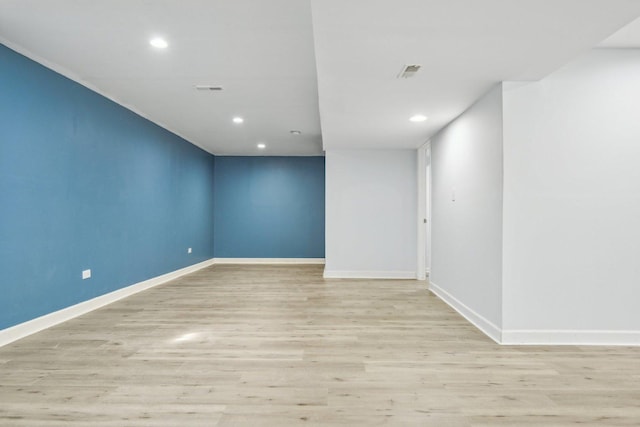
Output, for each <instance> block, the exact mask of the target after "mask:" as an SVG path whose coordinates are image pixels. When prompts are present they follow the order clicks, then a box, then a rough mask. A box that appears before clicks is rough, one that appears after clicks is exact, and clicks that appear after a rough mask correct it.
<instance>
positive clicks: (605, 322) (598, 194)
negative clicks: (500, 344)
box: [504, 49, 640, 344]
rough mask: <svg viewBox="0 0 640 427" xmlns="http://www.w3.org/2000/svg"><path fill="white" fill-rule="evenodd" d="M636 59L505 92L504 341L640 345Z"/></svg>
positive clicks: (597, 56) (617, 56)
mask: <svg viewBox="0 0 640 427" xmlns="http://www.w3.org/2000/svg"><path fill="white" fill-rule="evenodd" d="M639 106H640V50H637V49H625V50H594V51H592V52H591V53H590V54H588V55H586V56H585V57H583V58H581V59H580V60H578V61H576V62H574V63H572V64H569V65H567V66H566V67H564V68H563V69H561V70H559V71H557V72H556V73H554V74H552V75H550V76H549V77H547V78H545V79H543V80H541V81H539V82H535V83H527V84H522V83H506V84H505V92H504V107H505V117H504V119H505V120H504V123H505V188H504V266H505V268H504V329H505V331H504V338H505V342H529V343H535V342H544V343H551V342H563V343H572V342H582V343H586V342H593V343H608V342H616V343H636V344H638V343H640V310H639V309H638V301H640V262H639V260H640V166H639V165H640V120H639V115H638V113H639V111H640V108H639Z"/></svg>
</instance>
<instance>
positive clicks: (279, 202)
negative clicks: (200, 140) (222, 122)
mask: <svg viewBox="0 0 640 427" xmlns="http://www.w3.org/2000/svg"><path fill="white" fill-rule="evenodd" d="M324 182H325V163H324V157H226V156H225V157H222V156H216V158H215V179H214V193H215V202H214V206H215V207H214V210H215V213H214V223H215V225H214V231H215V239H214V246H215V256H216V258H324V211H325V209H324V203H325V194H324Z"/></svg>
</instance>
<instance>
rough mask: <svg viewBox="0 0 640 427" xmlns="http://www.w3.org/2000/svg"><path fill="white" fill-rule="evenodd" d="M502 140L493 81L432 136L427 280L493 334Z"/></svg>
mask: <svg viewBox="0 0 640 427" xmlns="http://www.w3.org/2000/svg"><path fill="white" fill-rule="evenodd" d="M502 142H503V141H502V88H501V86H500V85H497V86H496V87H495V88H494V89H492V90H491V91H490V92H489V93H487V94H486V95H485V96H483V97H482V98H481V99H480V100H479V101H478V102H476V104H474V105H473V106H472V107H470V108H469V109H468V110H467V111H466V112H464V113H463V114H462V115H461V116H460V117H458V118H457V119H456V120H454V121H453V122H452V123H451V124H449V125H448V126H447V127H446V128H444V129H443V130H442V131H441V132H440V133H438V134H437V135H436V136H434V137H433V138H432V139H431V150H432V161H431V168H432V224H431V232H432V243H431V246H432V259H431V275H430V282H431V287H432V290H434V292H436V293H437V294H438V295H439V296H441V297H442V298H444V299H445V300H446V301H447V302H449V303H450V304H451V305H453V306H454V307H455V308H456V309H458V311H460V312H461V313H462V314H464V315H465V316H466V317H467V318H469V319H470V320H471V321H473V322H474V323H475V324H476V325H477V326H479V327H480V328H481V329H483V330H484V331H485V332H487V333H488V334H489V335H490V336H492V337H493V338H494V339H496V340H499V339H500V336H499V335H500V331H499V328H500V327H501V324H502V250H501V247H502ZM454 189H455V201H453V197H452V196H453V192H454Z"/></svg>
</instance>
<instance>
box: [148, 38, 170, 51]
mask: <svg viewBox="0 0 640 427" xmlns="http://www.w3.org/2000/svg"><path fill="white" fill-rule="evenodd" d="M149 44H150V45H151V46H153V47H157V48H158V49H165V48H166V47H167V46H169V43H167V41H166V40H165V39H163V38H161V37H154V38H152V39H151V40H149Z"/></svg>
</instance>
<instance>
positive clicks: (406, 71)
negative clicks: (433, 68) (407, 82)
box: [398, 64, 421, 79]
mask: <svg viewBox="0 0 640 427" xmlns="http://www.w3.org/2000/svg"><path fill="white" fill-rule="evenodd" d="M420 67H421V65H417V64H412V65H405V66H404V67H402V71H400V74H398V78H399V79H408V78H409V77H413V76H415V75H416V73H417V72H418V70H420Z"/></svg>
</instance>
